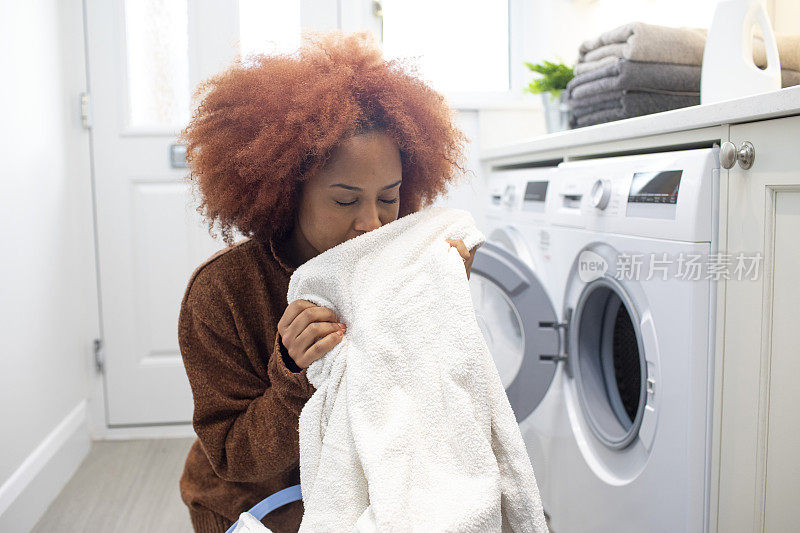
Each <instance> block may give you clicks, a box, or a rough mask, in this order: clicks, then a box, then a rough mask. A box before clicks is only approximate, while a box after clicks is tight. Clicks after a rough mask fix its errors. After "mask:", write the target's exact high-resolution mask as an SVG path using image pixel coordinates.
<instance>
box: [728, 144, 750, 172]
mask: <svg viewBox="0 0 800 533" xmlns="http://www.w3.org/2000/svg"><path fill="white" fill-rule="evenodd" d="M755 158H756V149H755V147H754V146H753V143H751V142H750V141H744V142H743V143H742V146H741V148H739V149H738V150H737V149H736V145H735V144H733V143H732V142H730V141H725V142H724V143H722V146H721V147H720V149H719V164H720V165H722V168H726V169H731V168H733V165H734V164H735V163H736V162H737V161H738V162H739V166H740V167H742V168H743V169H744V170H747V169H748V168H750V167H752V166H753V161H754V160H755Z"/></svg>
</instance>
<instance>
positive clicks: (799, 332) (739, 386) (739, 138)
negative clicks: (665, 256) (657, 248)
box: [712, 116, 800, 533]
mask: <svg viewBox="0 0 800 533" xmlns="http://www.w3.org/2000/svg"><path fill="white" fill-rule="evenodd" d="M730 141H731V142H733V143H734V145H735V146H736V147H737V148H739V147H741V146H742V144H743V143H744V142H745V141H749V142H750V143H752V144H753V146H754V148H755V160H754V163H753V166H752V167H751V168H750V169H748V170H744V169H742V168H741V167H740V165H738V164H736V165H735V166H734V167H733V168H732V169H731V170H730V171H729V172H728V179H727V190H726V187H725V184H724V183H723V187H722V193H723V195H724V194H725V193H727V198H725V197H723V198H721V200H722V201H721V204H720V205H721V207H722V209H721V217H722V219H721V220H720V252H727V253H729V254H737V253H740V252H743V253H745V254H760V257H761V258H762V260H761V265H760V272H759V275H758V276H757V277H755V279H752V278H753V276H746V277H744V279H737V278H736V277H732V278H731V279H729V280H726V281H725V282H724V283H723V284H722V285H721V286H720V290H719V293H718V294H719V297H720V305H719V308H720V311H721V312H724V314H722V315H720V317H719V319H718V320H719V324H718V327H719V328H721V329H720V330H719V335H718V336H717V339H718V340H719V341H721V343H722V345H721V346H719V347H718V350H717V354H718V355H721V356H722V358H721V361H720V362H719V364H718V365H717V370H718V372H720V371H721V376H719V377H718V379H717V384H718V387H719V391H718V393H717V400H718V402H719V405H718V406H717V409H716V413H717V414H718V417H719V418H718V426H717V428H716V430H717V431H716V432H715V433H716V434H717V442H715V453H717V454H718V463H717V464H716V465H715V466H716V468H717V470H716V472H717V474H718V491H719V492H718V506H717V508H716V513H714V512H713V511H712V530H716V531H719V532H726V533H727V532H735V531H768V532H771V531H776V532H778V531H792V530H795V531H796V530H797V529H796V528H797V527H798V524H799V523H800V505H798V502H800V411H799V410H798V409H797V406H798V404H800V387H798V386H797V383H796V381H797V380H798V378H800V164H798V163H797V161H798V157H800V116H793V117H788V118H781V119H774V120H767V121H761V122H752V123H745V124H736V125H732V126H731V127H730ZM723 176H724V171H723ZM723 181H724V180H723ZM726 200H727V201H726ZM725 207H727V209H725ZM712 490H713V487H712ZM713 508H714V504H713V494H712V509H713ZM714 515H716V527H714V523H713V522H714V520H713V519H714Z"/></svg>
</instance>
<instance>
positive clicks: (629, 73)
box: [566, 58, 701, 99]
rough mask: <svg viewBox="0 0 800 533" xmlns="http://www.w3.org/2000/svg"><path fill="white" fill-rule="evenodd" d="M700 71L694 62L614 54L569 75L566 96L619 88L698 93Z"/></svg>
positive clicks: (576, 97) (582, 96) (664, 92)
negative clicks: (633, 58)
mask: <svg viewBox="0 0 800 533" xmlns="http://www.w3.org/2000/svg"><path fill="white" fill-rule="evenodd" d="M700 71H701V68H700V67H698V66H694V65H674V64H670V63H651V62H642V61H631V60H629V59H622V58H615V60H614V61H612V62H609V63H608V64H607V65H606V66H604V67H602V68H598V69H595V70H593V71H590V72H586V73H583V74H579V75H577V76H575V77H574V78H572V79H571V80H570V81H569V83H567V88H566V91H567V98H568V99H580V98H586V97H588V96H592V95H596V94H601V93H603V92H607V91H618V90H622V89H628V90H635V91H648V92H657V93H663V94H680V95H684V96H700Z"/></svg>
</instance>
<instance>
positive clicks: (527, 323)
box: [470, 236, 560, 422]
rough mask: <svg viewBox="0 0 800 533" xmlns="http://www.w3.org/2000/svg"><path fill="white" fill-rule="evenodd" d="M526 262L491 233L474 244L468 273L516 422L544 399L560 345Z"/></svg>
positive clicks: (548, 308) (544, 294) (548, 305)
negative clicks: (491, 236)
mask: <svg viewBox="0 0 800 533" xmlns="http://www.w3.org/2000/svg"><path fill="white" fill-rule="evenodd" d="M495 237H496V236H495ZM529 265H530V262H528V261H525V260H523V259H521V258H520V256H519V255H517V254H516V253H514V252H512V251H510V250H509V247H508V245H507V243H503V244H498V243H497V242H495V241H494V240H493V239H492V238H490V239H487V241H486V242H485V243H484V244H483V245H482V246H480V247H479V248H478V251H477V253H476V254H475V259H474V261H473V263H472V270H471V273H470V292H471V295H472V301H473V304H474V306H475V316H476V319H477V320H478V325H479V326H480V328H481V331H482V333H483V336H484V339H485V340H486V344H487V346H488V347H489V351H490V352H491V354H492V358H493V359H494V361H495V365H496V366H497V370H498V373H499V374H500V378H501V380H502V381H503V385H504V387H505V389H506V394H507V396H508V400H509V403H510V404H511V407H512V409H513V410H514V415H515V416H516V419H517V422H521V421H522V420H524V419H526V418H527V417H528V416H529V415H530V414H531V413H532V412H533V411H534V409H536V407H537V406H538V405H539V402H541V401H542V398H544V396H545V393H546V392H547V389H548V388H549V387H550V383H551V382H552V380H553V375H554V374H555V371H556V365H555V364H554V359H557V358H558V352H559V350H560V343H559V335H558V332H557V330H556V329H555V328H554V327H553V325H554V324H556V321H557V317H556V313H555V311H554V309H553V305H552V303H551V301H550V297H549V296H548V294H547V292H546V291H545V288H544V286H543V285H542V283H541V281H540V279H539V277H538V276H537V275H536V273H535V272H534V271H533V270H532V269H531V267H530V266H529Z"/></svg>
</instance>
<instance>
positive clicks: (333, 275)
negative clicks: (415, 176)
mask: <svg viewBox="0 0 800 533" xmlns="http://www.w3.org/2000/svg"><path fill="white" fill-rule="evenodd" d="M446 238H455V239H462V240H463V241H464V244H465V245H466V246H467V249H472V248H473V247H475V246H476V245H478V244H481V243H483V242H484V240H485V239H484V236H483V234H482V233H481V232H480V231H479V230H478V229H477V228H476V227H475V223H474V220H473V218H472V216H471V215H470V214H469V213H468V212H467V211H463V210H459V209H451V208H443V207H429V208H426V209H423V210H421V211H418V212H416V213H413V214H410V215H407V216H404V217H401V218H399V219H397V220H396V221H394V222H392V223H390V224H386V225H384V226H382V227H380V228H378V229H376V230H373V231H371V232H368V233H366V234H364V235H360V236H358V237H356V238H353V239H350V240H348V241H345V242H343V243H341V244H339V245H337V246H335V247H333V248H331V249H329V250H326V251H325V252H323V253H322V254H320V255H318V256H316V257H314V258H312V259H311V260H309V261H308V262H306V263H304V264H303V265H301V266H300V267H298V268H297V270H296V271H295V272H294V273H293V275H292V277H291V279H290V281H289V290H288V294H287V299H288V302H292V301H294V300H296V299H304V300H308V301H310V302H313V303H315V304H316V305H320V306H325V307H329V308H330V309H332V310H333V311H334V312H335V313H336V314H337V316H339V317H340V318H341V319H342V321H343V322H345V323H346V324H347V326H348V328H347V332H346V333H345V334H344V337H343V339H342V341H341V342H340V343H339V344H338V345H337V346H336V347H334V348H333V349H332V350H331V351H330V352H328V353H327V354H326V355H325V356H324V357H322V358H321V359H319V360H317V361H315V362H314V363H312V364H311V365H310V366H309V368H308V370H307V374H308V379H309V381H310V382H311V384H312V385H314V386H315V387H316V389H317V391H316V392H315V393H314V395H313V396H312V397H311V398H310V399H309V400H308V402H307V403H306V405H305V407H304V408H303V411H302V412H301V414H300V422H299V431H300V483H301V490H302V493H303V504H304V507H305V514H304V516H303V520H302V523H301V526H300V531H301V532H312V531H313V532H324V531H352V530H356V531H372V530H377V531H426V532H428V531H480V532H486V531H514V532H517V531H526V532H527V531H547V529H546V526H545V522H544V515H543V512H542V505H541V500H540V498H539V491H538V488H537V486H536V480H535V478H534V473H533V468H532V467H531V462H530V458H529V457H528V455H527V452H526V449H525V445H524V443H523V440H522V435H521V433H520V431H519V427H518V425H517V422H516V419H515V417H514V413H513V411H512V409H511V405H510V404H509V403H508V398H507V397H506V394H505V390H504V389H503V386H502V383H501V381H500V377H499V375H498V373H497V368H496V367H495V365H494V362H493V360H492V357H491V354H490V353H489V349H488V347H487V345H486V343H485V341H484V339H483V336H482V334H481V331H480V328H479V327H478V323H477V321H476V318H475V312H474V308H473V304H472V299H471V294H470V290H469V282H468V281H467V277H466V272H465V267H464V262H463V260H462V258H461V256H460V255H459V253H458V251H457V250H456V249H455V248H454V247H451V246H450V244H449V243H448V242H447V241H446V240H445V239H446ZM357 522H358V524H357Z"/></svg>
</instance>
